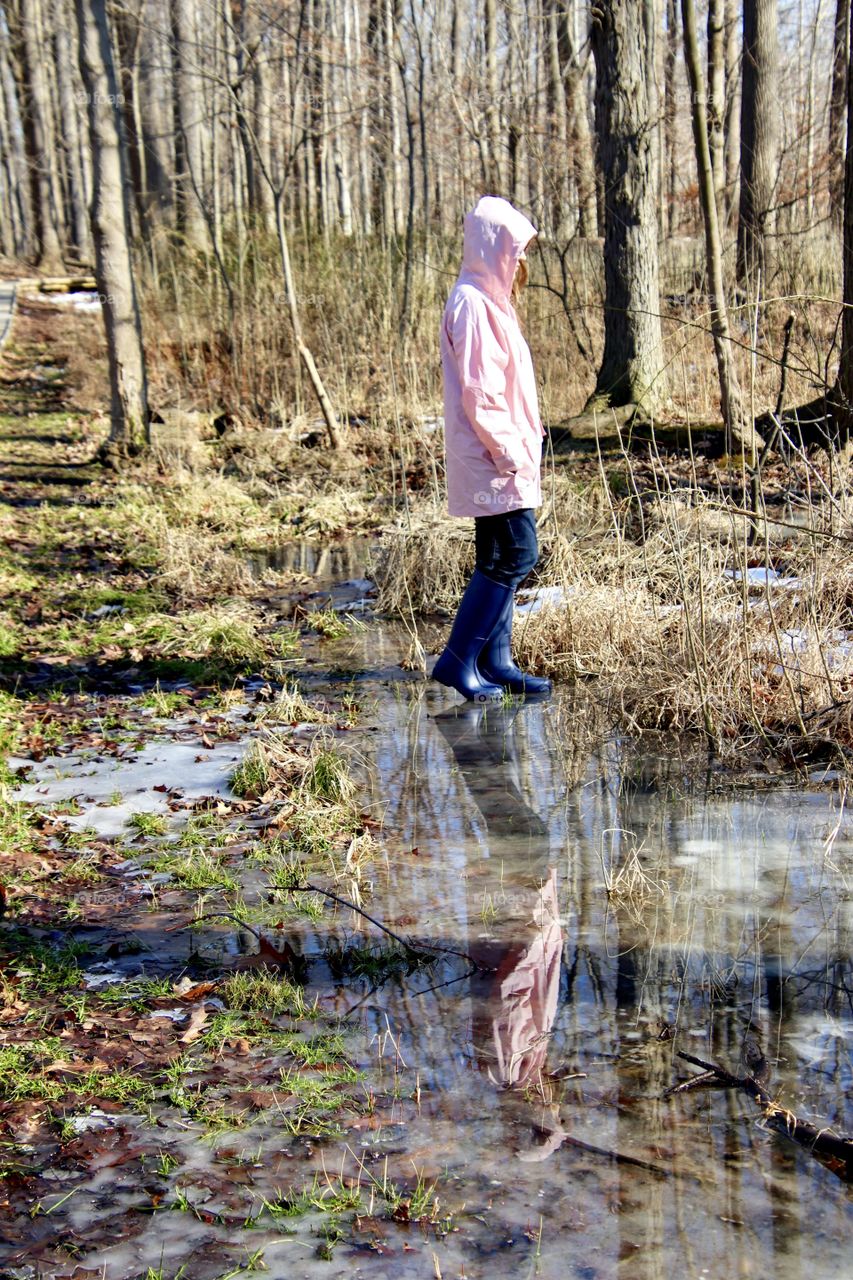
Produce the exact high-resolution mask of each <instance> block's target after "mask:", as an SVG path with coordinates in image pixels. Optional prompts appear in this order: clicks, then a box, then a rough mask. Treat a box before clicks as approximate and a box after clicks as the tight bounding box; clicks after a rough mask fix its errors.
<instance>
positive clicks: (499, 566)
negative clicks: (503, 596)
mask: <svg viewBox="0 0 853 1280" xmlns="http://www.w3.org/2000/svg"><path fill="white" fill-rule="evenodd" d="M474 547H475V550H476V559H477V568H478V569H479V570H480V572H481V573H482V574H485V576H486V577H487V578H491V580H492V582H499V583H500V584H501V586H503V587H512V589H513V591H514V590H515V589H516V587H518V586H520V584H521V583H522V582H523V581H524V579H525V578H526V577H527V575H528V573H530V570H531V569H532V568H533V567H534V566H535V564H536V561H537V560H538V559H539V544H538V543H537V541H536V515H535V513H534V511H533V508H532V507H522V508H521V510H518V511H502V512H501V513H500V515H496V516H476V517H475V518H474Z"/></svg>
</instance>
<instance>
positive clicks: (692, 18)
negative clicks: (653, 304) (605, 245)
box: [681, 0, 763, 460]
mask: <svg viewBox="0 0 853 1280" xmlns="http://www.w3.org/2000/svg"><path fill="white" fill-rule="evenodd" d="M681 14H682V19H683V24H684V57H685V61H686V63H687V74H688V77H689V81H690V90H691V99H692V108H691V114H692V121H693V138H694V142H695V144H696V161H697V166H698V170H699V197H700V201H701V204H702V216H703V220H704V224H705V255H706V261H707V277H708V283H709V285H710V296H709V299H708V304H709V312H710V319H711V332H712V334H713V337H714V354H715V355H716V358H717V372H718V375H719V380H720V403H721V407H722V412H723V422H724V423H725V427H726V437H727V441H728V443H729V446H731V443H732V442H734V443H736V444H737V445H739V446H740V448H741V449H743V451H744V453H748V454H749V455H750V457H751V458H752V459H753V460H754V458H755V455H756V452H757V450H758V448H760V446H761V445H762V443H763V441H762V440H761V437H760V436H758V434H757V433H756V430H755V425H754V423H753V422H752V421H751V419H749V418H748V417H747V415H746V414H745V412H744V408H743V401H742V398H741V393H740V387H739V385H738V378H737V371H736V369H735V365H734V361H733V359H732V344H731V335H730V332H729V318H728V311H727V308H726V299H725V292H724V287H723V246H722V241H721V239H720V227H719V218H718V208H717V191H716V174H715V173H714V169H713V163H712V156H711V146H710V141H709V138H708V114H709V111H707V110H706V102H707V98H706V93H705V84H704V77H703V75H702V64H701V61H700V58H699V39H698V37H697V34H696V10H695V8H694V4H693V0H681Z"/></svg>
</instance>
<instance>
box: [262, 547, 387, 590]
mask: <svg viewBox="0 0 853 1280" xmlns="http://www.w3.org/2000/svg"><path fill="white" fill-rule="evenodd" d="M372 545H373V540H372V539H370V538H350V539H347V540H346V541H345V542H310V541H304V542H303V541H300V540H298V539H296V540H293V541H290V542H283V543H280V544H279V545H278V546H274V547H270V548H269V550H267V551H258V550H253V551H249V552H247V553H246V562H247V564H248V565H249V568H250V569H251V570H252V572H253V573H254V574H256V575H257V576H258V577H260V576H261V574H263V573H264V572H265V571H266V570H268V569H272V570H274V571H275V572H276V573H304V574H306V575H307V576H308V577H309V578H316V579H317V580H318V581H319V582H328V583H335V584H342V583H343V582H344V581H345V580H347V579H354V578H363V577H364V576H365V566H366V564H367V559H368V555H369V552H370V548H371V546H372Z"/></svg>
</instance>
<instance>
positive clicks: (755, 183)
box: [737, 0, 779, 298]
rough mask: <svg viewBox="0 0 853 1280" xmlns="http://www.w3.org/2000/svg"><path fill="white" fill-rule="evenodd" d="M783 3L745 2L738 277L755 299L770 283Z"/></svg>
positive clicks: (776, 173) (747, 0)
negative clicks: (762, 286) (780, 6)
mask: <svg viewBox="0 0 853 1280" xmlns="http://www.w3.org/2000/svg"><path fill="white" fill-rule="evenodd" d="M777 27H778V14H777V0H744V3H743V94H742V99H741V113H740V211H739V217H738V231H737V278H738V283H739V284H740V285H741V286H742V287H743V288H745V289H746V290H747V291H748V293H749V296H750V297H753V298H755V297H757V295H758V292H759V279H760V280H761V281H762V282H763V281H765V280H766V279H767V269H768V261H767V257H768V246H767V241H768V235H769V233H770V232H771V230H772V218H773V189H774V186H775V183H776V179H777V175H778V162H779V155H778V136H779V130H778V113H779V104H778V97H777V94H778V61H779V44H778V31H777Z"/></svg>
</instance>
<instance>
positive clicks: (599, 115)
mask: <svg viewBox="0 0 853 1280" xmlns="http://www.w3.org/2000/svg"><path fill="white" fill-rule="evenodd" d="M592 50H593V56H594V57H595V65H596V71H597V75H596V85H595V124H596V133H597V137H598V159H599V165H600V168H601V173H602V176H603V179H604V355H603V357H602V362H601V368H600V370H599V374H598V382H597V385H596V389H595V392H594V393H593V396H592V399H591V401H590V405H591V404H592V403H593V402H595V403H604V404H612V405H624V404H638V405H639V404H641V403H642V405H643V407H644V408H645V409H646V410H648V411H651V410H653V409H654V408H655V407H656V406H657V405H658V404H659V403H660V402H661V401H662V400H663V399H664V397H665V394H666V389H665V375H664V361H663V353H662V350H661V327H660V295H659V287H658V241H657V209H656V193H655V190H654V186H653V182H652V178H653V172H652V170H653V166H652V156H651V133H652V122H651V120H650V118H649V111H648V97H647V92H646V84H647V76H646V38H645V28H644V23H643V10H642V6H640V5H637V4H636V3H635V2H634V0H602V3H601V4H599V5H598V6H597V8H596V9H595V10H594V11H593V22H592Z"/></svg>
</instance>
